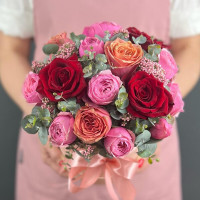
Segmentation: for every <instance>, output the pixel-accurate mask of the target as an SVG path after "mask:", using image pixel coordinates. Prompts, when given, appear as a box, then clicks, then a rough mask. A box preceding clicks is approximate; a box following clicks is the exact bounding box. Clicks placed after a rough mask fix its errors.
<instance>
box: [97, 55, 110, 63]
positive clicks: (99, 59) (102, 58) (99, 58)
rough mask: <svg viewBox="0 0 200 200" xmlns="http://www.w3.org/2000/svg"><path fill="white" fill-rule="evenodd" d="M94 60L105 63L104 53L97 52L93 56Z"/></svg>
mask: <svg viewBox="0 0 200 200" xmlns="http://www.w3.org/2000/svg"><path fill="white" fill-rule="evenodd" d="M95 61H96V62H103V63H107V58H106V56H105V55H104V54H97V55H96V56H95Z"/></svg>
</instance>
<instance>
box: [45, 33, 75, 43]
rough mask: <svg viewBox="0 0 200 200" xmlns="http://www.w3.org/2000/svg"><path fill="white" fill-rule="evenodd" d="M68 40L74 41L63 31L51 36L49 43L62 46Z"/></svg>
mask: <svg viewBox="0 0 200 200" xmlns="http://www.w3.org/2000/svg"><path fill="white" fill-rule="evenodd" d="M66 42H69V43H74V42H73V41H72V40H71V39H69V38H68V37H67V33H65V32H63V33H60V34H57V35H55V36H53V37H51V39H50V40H49V41H48V42H47V44H57V45H58V46H62V45H63V44H64V43H66Z"/></svg>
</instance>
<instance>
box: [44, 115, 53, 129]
mask: <svg viewBox="0 0 200 200" xmlns="http://www.w3.org/2000/svg"><path fill="white" fill-rule="evenodd" d="M51 121H52V119H51V117H43V118H42V124H43V125H44V126H45V127H49V125H50V123H51Z"/></svg>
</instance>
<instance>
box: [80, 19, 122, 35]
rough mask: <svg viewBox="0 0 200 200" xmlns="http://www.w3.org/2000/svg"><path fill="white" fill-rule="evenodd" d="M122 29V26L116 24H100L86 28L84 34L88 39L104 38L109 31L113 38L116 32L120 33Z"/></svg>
mask: <svg viewBox="0 0 200 200" xmlns="http://www.w3.org/2000/svg"><path fill="white" fill-rule="evenodd" d="M120 29H121V26H119V25H117V24H116V23H114V22H99V23H95V24H93V25H91V26H87V27H85V28H84V30H83V34H84V35H86V36H88V37H95V35H98V36H100V37H102V38H104V36H105V31H109V33H110V34H111V36H112V35H113V33H114V32H115V31H119V30H120Z"/></svg>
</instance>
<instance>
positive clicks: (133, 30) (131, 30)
mask: <svg viewBox="0 0 200 200" xmlns="http://www.w3.org/2000/svg"><path fill="white" fill-rule="evenodd" d="M127 30H128V32H129V39H130V40H131V42H132V43H134V42H133V40H132V37H135V38H137V37H139V36H140V35H143V36H144V37H146V38H147V41H146V42H145V43H144V44H141V46H142V48H143V49H144V50H145V51H148V46H149V45H151V44H159V45H160V46H161V48H169V46H168V45H166V44H164V43H163V42H162V41H161V40H158V39H152V38H151V36H149V35H148V34H146V33H145V32H141V31H139V30H138V29H137V28H135V27H129V28H127Z"/></svg>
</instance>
